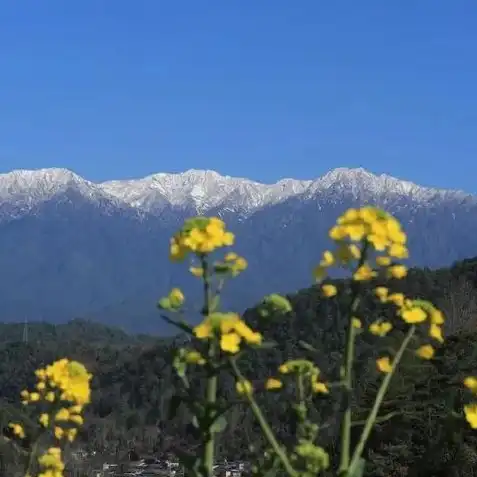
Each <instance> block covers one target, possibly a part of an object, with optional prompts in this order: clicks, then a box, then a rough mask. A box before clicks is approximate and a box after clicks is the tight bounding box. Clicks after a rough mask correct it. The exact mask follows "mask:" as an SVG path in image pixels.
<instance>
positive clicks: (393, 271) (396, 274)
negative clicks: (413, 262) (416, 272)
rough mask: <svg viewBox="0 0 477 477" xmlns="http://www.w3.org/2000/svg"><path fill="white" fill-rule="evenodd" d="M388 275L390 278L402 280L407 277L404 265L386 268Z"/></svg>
mask: <svg viewBox="0 0 477 477" xmlns="http://www.w3.org/2000/svg"><path fill="white" fill-rule="evenodd" d="M388 275H389V277H391V278H397V279H401V278H404V277H405V276H406V275H407V268H406V267H405V266H404V265H393V266H392V267H389V268H388Z"/></svg>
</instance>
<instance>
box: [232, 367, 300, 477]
mask: <svg viewBox="0 0 477 477" xmlns="http://www.w3.org/2000/svg"><path fill="white" fill-rule="evenodd" d="M229 361H230V365H231V367H232V370H233V372H234V374H235V377H236V378H237V379H238V380H239V381H243V380H244V377H243V375H242V373H241V372H240V370H239V368H238V366H237V363H236V362H235V360H234V359H233V358H231V359H230V360H229ZM246 397H247V399H248V402H249V404H250V407H251V409H252V412H253V415H254V416H255V418H256V419H257V421H258V424H259V425H260V428H261V429H262V432H263V434H264V436H265V437H266V439H267V440H268V443H269V444H270V446H271V447H272V449H273V450H274V452H275V454H276V455H277V456H278V458H279V459H280V461H281V463H282V464H283V467H284V468H285V470H286V472H287V474H288V475H289V476H290V477H295V476H296V475H297V472H296V471H295V469H294V468H293V466H292V465H291V463H290V460H289V459H288V456H287V454H286V452H285V451H284V450H283V449H282V448H281V447H280V444H279V443H278V441H277V439H276V437H275V434H274V433H273V431H272V429H271V427H270V426H269V424H268V422H267V420H266V419H265V416H264V415H263V413H262V411H261V409H260V407H259V405H258V404H257V401H255V398H254V397H253V395H252V394H249V393H247V394H246Z"/></svg>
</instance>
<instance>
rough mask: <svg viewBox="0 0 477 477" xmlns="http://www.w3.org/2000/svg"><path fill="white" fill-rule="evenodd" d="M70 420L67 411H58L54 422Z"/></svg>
mask: <svg viewBox="0 0 477 477" xmlns="http://www.w3.org/2000/svg"><path fill="white" fill-rule="evenodd" d="M69 418H70V412H69V411H68V409H65V408H62V409H60V410H59V411H58V412H57V413H56V416H55V421H68V420H69Z"/></svg>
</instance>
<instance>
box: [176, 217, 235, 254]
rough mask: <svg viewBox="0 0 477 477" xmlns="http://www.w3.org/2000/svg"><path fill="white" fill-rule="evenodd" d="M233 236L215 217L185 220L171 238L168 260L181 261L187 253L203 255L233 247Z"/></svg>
mask: <svg viewBox="0 0 477 477" xmlns="http://www.w3.org/2000/svg"><path fill="white" fill-rule="evenodd" d="M233 243H234V235H233V234H232V232H229V231H227V230H226V228H225V224H224V222H223V221H222V220H220V219H219V218H217V217H211V218H209V217H195V218H192V219H189V220H187V221H186V222H185V223H184V226H183V227H182V229H181V230H180V231H179V232H178V233H177V234H176V235H174V237H172V238H171V246H170V258H171V260H173V261H182V260H184V258H185V257H186V256H187V255H188V254H189V253H195V254H199V255H204V254H207V253H211V252H213V251H214V250H216V249H218V248H221V247H227V246H230V245H233Z"/></svg>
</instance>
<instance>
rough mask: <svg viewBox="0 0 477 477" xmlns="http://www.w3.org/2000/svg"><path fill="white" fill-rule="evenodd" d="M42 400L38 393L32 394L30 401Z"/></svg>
mask: <svg viewBox="0 0 477 477" xmlns="http://www.w3.org/2000/svg"><path fill="white" fill-rule="evenodd" d="M39 400H40V395H39V394H38V393H30V401H31V402H38V401H39Z"/></svg>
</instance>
